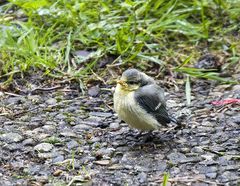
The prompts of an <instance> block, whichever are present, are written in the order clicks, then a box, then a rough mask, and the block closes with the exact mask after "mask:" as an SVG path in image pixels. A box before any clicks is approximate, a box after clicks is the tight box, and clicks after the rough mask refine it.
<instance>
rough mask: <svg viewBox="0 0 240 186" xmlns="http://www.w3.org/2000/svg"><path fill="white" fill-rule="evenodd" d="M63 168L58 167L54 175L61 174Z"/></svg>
mask: <svg viewBox="0 0 240 186" xmlns="http://www.w3.org/2000/svg"><path fill="white" fill-rule="evenodd" d="M62 172H63V171H62V170H61V169H57V170H56V171H55V172H54V173H53V176H60V174H62Z"/></svg>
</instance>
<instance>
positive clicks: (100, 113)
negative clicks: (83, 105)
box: [89, 112, 113, 118]
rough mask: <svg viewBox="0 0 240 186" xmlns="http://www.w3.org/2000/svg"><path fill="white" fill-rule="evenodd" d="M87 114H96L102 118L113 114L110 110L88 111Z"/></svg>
mask: <svg viewBox="0 0 240 186" xmlns="http://www.w3.org/2000/svg"><path fill="white" fill-rule="evenodd" d="M89 115H91V116H97V117H104V118H109V117H111V116H112V115H113V114H112V113H111V112H90V113H89Z"/></svg>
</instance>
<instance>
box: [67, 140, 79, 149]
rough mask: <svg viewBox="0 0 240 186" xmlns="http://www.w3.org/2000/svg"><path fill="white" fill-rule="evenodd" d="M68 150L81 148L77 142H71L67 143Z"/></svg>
mask: <svg viewBox="0 0 240 186" xmlns="http://www.w3.org/2000/svg"><path fill="white" fill-rule="evenodd" d="M66 145H67V148H68V149H73V148H76V147H78V146H79V144H78V142H76V141H75V140H71V141H69V142H67V144H66Z"/></svg>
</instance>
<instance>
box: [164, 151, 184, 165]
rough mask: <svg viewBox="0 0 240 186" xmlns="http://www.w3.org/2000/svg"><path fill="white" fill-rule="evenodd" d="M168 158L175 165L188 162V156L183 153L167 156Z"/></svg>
mask: <svg viewBox="0 0 240 186" xmlns="http://www.w3.org/2000/svg"><path fill="white" fill-rule="evenodd" d="M167 158H168V159H169V161H170V162H171V163H173V164H178V163H179V162H182V161H183V160H186V156H185V155H184V154H183V153H179V152H174V153H171V154H169V155H167Z"/></svg>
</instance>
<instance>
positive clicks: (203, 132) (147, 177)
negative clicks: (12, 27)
mask: <svg viewBox="0 0 240 186" xmlns="http://www.w3.org/2000/svg"><path fill="white" fill-rule="evenodd" d="M165 90H166V98H167V105H168V110H169V112H170V113H171V114H173V115H174V116H175V117H177V118H179V117H181V118H182V120H183V121H182V122H183V124H184V126H183V127H182V128H180V129H172V130H170V128H171V127H169V128H167V129H166V128H163V129H162V130H160V131H154V132H153V135H152V136H151V138H149V137H148V136H147V135H146V134H143V135H140V136H139V135H138V131H136V130H133V129H130V128H129V127H128V125H127V124H125V123H124V122H122V121H120V120H119V119H118V117H117V115H116V114H115V113H114V111H113V110H112V107H113V105H112V104H113V103H112V86H107V85H96V86H92V87H89V91H88V93H87V95H85V96H84V95H82V93H80V92H79V91H77V90H76V89H72V88H71V89H70V88H66V87H55V88H53V89H51V88H50V89H35V90H34V91H26V92H25V93H24V94H23V93H15V94H13V93H10V92H0V97H1V100H0V109H1V112H0V125H1V128H0V185H4V186H10V185H36V186H41V185H45V186H50V185H56V186H59V185H67V184H69V185H160V184H161V183H162V182H163V175H164V173H165V172H168V173H169V179H168V185H172V186H173V185H178V186H179V185H195V186H205V185H206V186H207V185H231V186H232V185H239V184H240V153H239V149H240V127H239V125H240V112H239V111H240V104H239V103H235V104H226V105H221V106H216V105H213V104H212V101H218V100H224V99H226V98H238V99H239V98H240V85H219V84H216V83H212V82H209V81H205V80H198V81H195V80H194V82H193V83H192V104H191V106H186V99H185V93H184V91H185V89H184V86H183V85H179V86H178V90H176V88H174V86H169V87H168V88H166V87H165Z"/></svg>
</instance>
